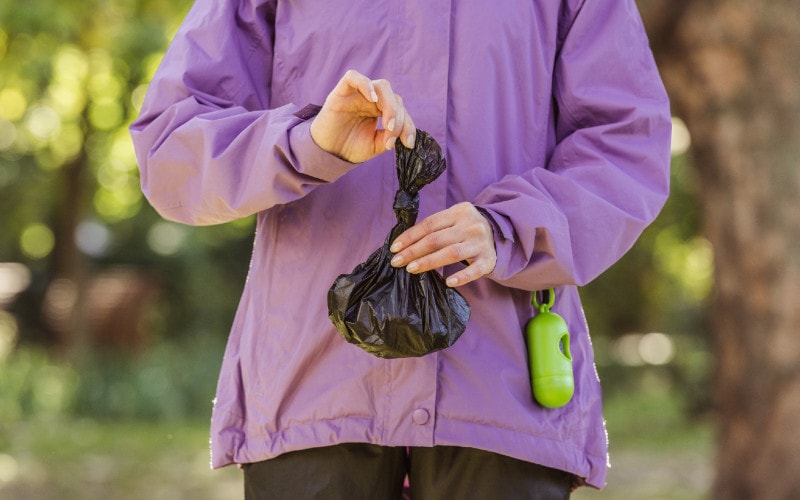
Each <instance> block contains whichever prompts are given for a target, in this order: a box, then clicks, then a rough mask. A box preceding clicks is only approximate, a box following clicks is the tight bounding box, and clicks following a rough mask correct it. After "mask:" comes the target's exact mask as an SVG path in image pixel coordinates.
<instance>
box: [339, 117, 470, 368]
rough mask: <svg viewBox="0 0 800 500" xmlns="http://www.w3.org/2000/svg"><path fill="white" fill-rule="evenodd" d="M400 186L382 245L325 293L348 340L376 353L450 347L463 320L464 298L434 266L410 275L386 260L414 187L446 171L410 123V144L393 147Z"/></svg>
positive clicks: (409, 222) (414, 210) (413, 215)
mask: <svg viewBox="0 0 800 500" xmlns="http://www.w3.org/2000/svg"><path fill="white" fill-rule="evenodd" d="M395 153H396V156H395V157H396V161H397V177H398V180H399V181H400V189H399V190H398V191H397V194H396V195H395V200H394V212H395V215H396V216H397V224H396V225H395V226H394V228H392V230H391V232H390V233H389V236H388V237H387V238H386V241H385V242H384V244H383V246H382V247H380V248H379V249H377V250H376V251H375V252H373V253H372V255H370V256H369V257H368V258H367V260H366V261H365V262H363V263H362V264H359V265H358V266H356V267H355V269H353V272H352V273H350V274H343V275H341V276H339V277H338V278H337V279H336V281H335V282H334V283H333V286H332V287H331V288H330V290H329V291H328V313H329V316H330V319H331V321H332V322H333V324H334V325H335V326H336V328H337V329H338V330H339V332H340V333H341V334H342V335H343V336H344V338H345V339H346V340H347V341H348V342H350V343H351V344H355V345H357V346H359V347H361V348H362V349H364V350H365V351H367V352H369V353H371V354H374V355H375V356H378V357H381V358H405V357H414V356H424V355H425V354H429V353H431V352H434V351H438V350H440V349H444V348H447V347H450V346H451V345H453V343H455V341H456V340H458V338H459V337H460V336H461V334H462V333H463V332H464V329H465V328H466V325H467V321H468V320H469V314H470V308H469V304H468V303H467V301H466V299H465V298H464V297H463V296H462V295H461V294H460V293H458V291H457V290H455V289H454V288H449V287H448V286H447V285H446V284H445V282H444V278H442V276H441V275H440V274H439V273H438V272H436V271H426V272H424V273H420V274H411V273H409V272H408V271H406V270H405V268H395V267H392V265H391V264H390V263H389V262H390V260H391V258H392V253H391V252H390V251H389V245H390V244H391V243H392V241H394V239H395V238H396V237H397V236H399V235H400V234H401V233H402V232H403V231H405V230H406V229H408V228H409V227H411V226H413V225H414V223H415V222H416V220H417V214H418V210H419V190H420V189H421V188H422V187H423V186H425V185H427V184H429V183H431V182H433V181H434V180H435V179H436V178H437V177H439V175H441V173H442V172H444V170H445V168H446V167H445V158H444V154H443V153H442V150H441V148H440V147H439V144H437V143H436V140H435V139H434V138H433V137H431V136H430V135H429V134H427V133H426V132H424V131H422V130H419V129H417V139H416V142H415V146H414V148H413V149H409V148H406V147H405V146H403V145H402V144H401V143H400V141H397V145H396V147H395Z"/></svg>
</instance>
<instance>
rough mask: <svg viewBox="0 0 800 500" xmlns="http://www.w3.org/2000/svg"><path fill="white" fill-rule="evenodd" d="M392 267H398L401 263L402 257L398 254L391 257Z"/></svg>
mask: <svg viewBox="0 0 800 500" xmlns="http://www.w3.org/2000/svg"><path fill="white" fill-rule="evenodd" d="M390 263H391V264H392V265H393V266H394V267H400V266H402V265H403V258H402V257H401V256H399V255H395V256H394V257H392V261H391V262H390Z"/></svg>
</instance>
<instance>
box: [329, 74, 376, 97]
mask: <svg viewBox="0 0 800 500" xmlns="http://www.w3.org/2000/svg"><path fill="white" fill-rule="evenodd" d="M353 91H357V92H358V93H360V94H361V95H362V96H363V97H364V99H366V100H367V101H369V102H373V103H377V102H378V94H377V92H376V91H375V85H374V84H373V82H372V80H370V79H369V78H367V77H366V76H365V75H362V74H361V73H359V72H358V71H356V70H354V69H350V70H347V72H346V73H345V74H344V76H342V79H341V80H339V83H337V84H336V87H334V89H333V92H332V93H333V94H336V95H338V96H340V97H346V96H349V95H351V94H352V93H353Z"/></svg>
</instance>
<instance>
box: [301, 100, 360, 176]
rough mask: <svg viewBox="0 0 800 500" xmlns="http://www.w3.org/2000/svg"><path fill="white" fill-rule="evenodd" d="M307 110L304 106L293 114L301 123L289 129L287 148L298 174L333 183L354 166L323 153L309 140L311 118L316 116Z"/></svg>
mask: <svg viewBox="0 0 800 500" xmlns="http://www.w3.org/2000/svg"><path fill="white" fill-rule="evenodd" d="M309 108H311V107H310V106H306V107H305V108H303V109H301V110H300V111H298V112H297V113H295V116H297V117H298V118H300V119H301V120H302V121H300V122H298V123H297V125H295V126H294V127H292V128H291V129H289V148H290V151H291V152H292V156H293V157H294V159H295V165H296V168H297V171H298V172H300V173H302V174H305V175H309V176H311V177H314V178H316V179H320V180H322V181H325V182H333V181H335V180H336V179H338V178H339V177H341V176H342V175H344V174H346V173H347V172H349V171H350V170H351V169H352V168H353V167H355V166H356V164H355V163H351V162H349V161H347V160H343V159H341V158H339V157H338V156H336V155H334V154H331V153H329V152H327V151H325V150H324V149H322V148H320V147H319V146H318V145H317V143H316V142H314V139H312V138H311V122H312V120H311V118H313V117H314V116H316V112H313V111H314V110H313V109H312V110H311V112H309ZM317 111H319V110H318V109H317Z"/></svg>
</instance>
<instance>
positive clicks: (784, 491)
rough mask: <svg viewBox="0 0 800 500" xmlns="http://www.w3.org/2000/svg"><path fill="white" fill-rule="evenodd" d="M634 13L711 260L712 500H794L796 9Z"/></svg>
mask: <svg viewBox="0 0 800 500" xmlns="http://www.w3.org/2000/svg"><path fill="white" fill-rule="evenodd" d="M639 3H640V8H641V9H642V14H643V17H644V18H645V20H646V22H647V25H648V30H649V31H650V33H651V40H652V42H653V48H654V51H655V52H656V57H657V60H658V61H659V65H660V67H661V70H662V76H663V77H664V81H665V84H666V86H667V90H668V92H669V94H670V96H671V99H672V103H673V109H674V111H675V113H676V114H677V115H678V116H680V117H681V118H682V119H683V120H684V121H685V122H686V124H687V127H688V128H689V130H690V132H691V135H692V149H691V154H692V157H693V163H694V165H695V167H696V170H697V173H698V179H699V183H700V186H699V187H700V193H701V194H700V198H701V199H700V200H699V202H700V204H701V208H702V210H703V212H704V225H705V232H706V236H707V237H708V239H709V240H710V241H711V243H712V245H713V247H714V259H715V278H716V290H715V297H714V305H713V309H712V318H713V319H712V321H713V329H714V331H713V337H714V349H715V359H716V367H715V379H714V386H713V390H714V393H715V398H716V404H717V410H718V416H719V435H718V441H717V463H716V467H717V475H716V481H715V484H714V486H713V492H712V498H715V499H739V498H741V499H754V498H770V499H789V498H800V474H798V471H800V427H798V418H800V1H798V0H772V1H770V2H752V1H744V0H706V1H694V2H691V1H685V0H684V1H680V2H672V3H667V2H663V1H660V0H640V2H639ZM670 10H671V12H670ZM675 15H679V16H680V18H679V19H678V20H675V19H674V16H675Z"/></svg>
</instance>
